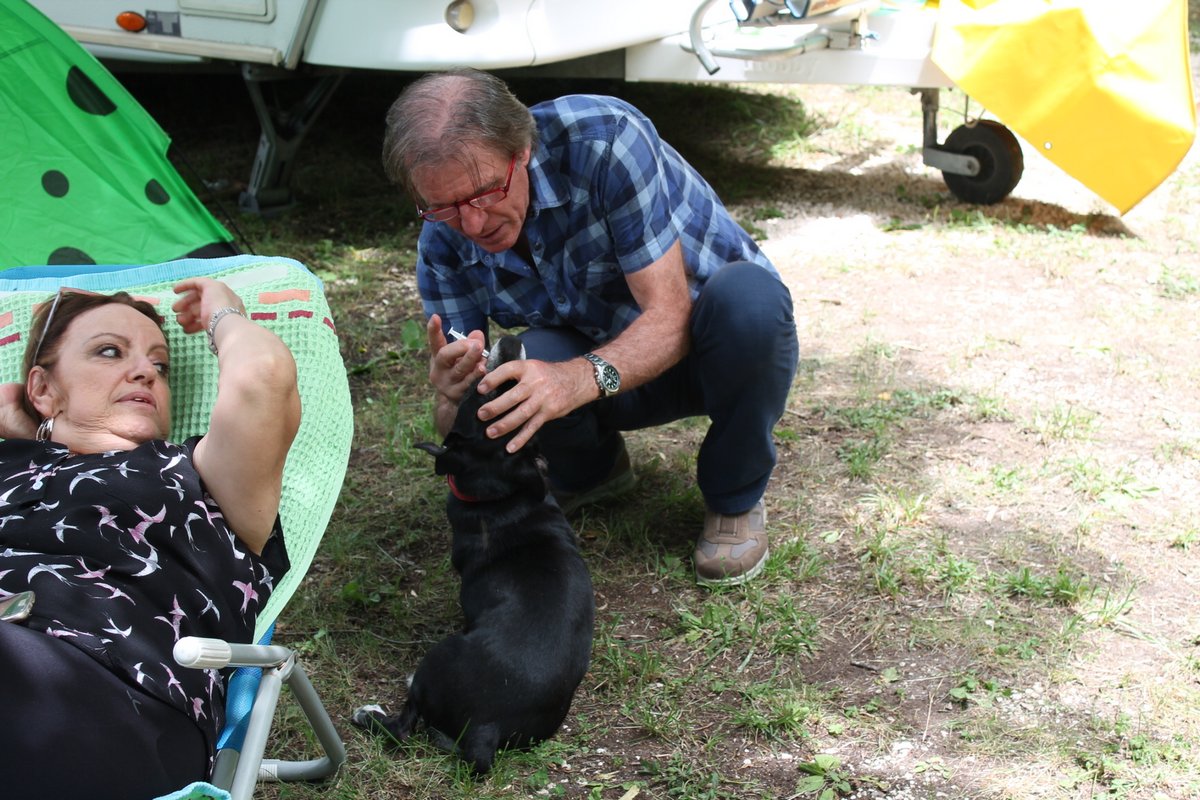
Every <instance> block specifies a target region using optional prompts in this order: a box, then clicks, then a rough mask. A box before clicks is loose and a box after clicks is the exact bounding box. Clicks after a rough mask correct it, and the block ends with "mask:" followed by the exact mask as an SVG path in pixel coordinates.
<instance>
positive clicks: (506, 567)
mask: <svg viewBox="0 0 1200 800" xmlns="http://www.w3.org/2000/svg"><path fill="white" fill-rule="evenodd" d="M524 357H525V356H524V348H523V346H522V345H521V341H520V339H518V338H516V337H515V336H505V337H503V338H502V339H500V341H499V342H497V343H496V346H495V347H494V348H493V349H492V353H491V355H490V357H489V358H488V369H489V370H491V369H494V368H495V367H496V366H497V365H499V364H502V363H504V362H506V361H510V360H513V359H517V358H524ZM511 385H512V382H509V383H508V384H506V385H504V386H501V387H499V388H498V389H496V390H494V391H492V392H489V393H488V394H480V393H479V392H477V391H476V390H475V388H474V387H472V388H471V390H469V391H468V392H467V394H466V396H465V397H464V398H463V401H462V403H461V404H460V405H459V408H458V414H457V416H456V418H455V421H454V427H453V428H452V429H451V431H450V433H449V434H448V435H447V436H446V439H445V441H444V442H443V444H442V446H441V447H438V446H437V445H434V444H430V443H422V444H418V445H416V446H417V447H420V448H421V449H423V450H425V451H427V452H429V453H430V454H432V455H434V456H436V457H437V458H436V461H435V465H436V466H435V469H436V471H437V474H438V475H445V476H446V480H447V482H448V483H449V484H450V496H449V498H448V500H447V502H446V516H447V517H448V518H449V520H450V527H451V529H452V531H453V546H452V561H453V563H454V568H455V569H456V570H457V571H458V573H459V575H460V576H461V578H462V589H461V591H460V593H459V600H460V602H461V603H462V610H463V616H464V618H465V624H464V626H463V630H462V632H461V633H456V634H453V635H451V636H448V637H446V638H445V639H443V640H442V641H441V642H439V643H438V644H436V645H435V646H434V647H433V649H431V650H430V651H429V652H428V653H427V654H426V655H425V658H423V659H422V660H421V663H420V665H419V666H418V667H417V671H416V674H415V675H414V676H413V678H412V683H411V685H410V686H409V690H408V698H407V700H406V701H405V704H404V708H403V710H401V712H400V714H399V715H397V716H395V717H387V716H385V715H384V714H383V711H382V709H380V708H379V707H378V706H364V707H362V708H359V709H358V710H356V711H355V712H354V715H353V717H352V721H353V722H354V723H355V724H356V725H359V726H360V727H364V728H382V729H383V730H385V731H386V732H387V733H389V734H390V735H391V736H392V737H394V738H395V739H397V740H403V739H405V738H406V737H407V736H408V735H409V734H410V733H412V731H413V729H414V727H415V725H416V723H417V721H418V720H419V719H420V720H423V721H424V722H425V724H426V726H427V727H428V728H430V729H431V731H432V734H433V738H434V740H435V741H436V742H437V743H438V744H440V745H441V746H443V747H445V748H446V749H449V750H453V751H455V752H457V753H458V754H459V755H460V756H461V757H462V758H463V759H464V760H465V761H467V762H468V763H470V764H471V765H472V766H473V767H474V769H475V771H476V772H477V773H478V774H481V775H482V774H484V773H486V772H487V771H488V770H489V769H491V766H492V759H493V757H494V756H495V753H496V750H498V749H501V748H505V747H527V746H529V745H532V744H536V743H537V742H540V741H542V740H543V739H547V738H549V737H550V736H553V735H554V733H555V731H557V730H558V728H559V726H560V725H561V724H562V721H563V719H564V718H565V717H566V715H567V711H568V710H569V709H570V707H571V699H572V697H573V695H574V693H575V689H576V687H577V686H578V685H579V682H580V681H581V680H583V676H584V673H585V672H587V668H588V659H589V657H590V655H591V649H592V622H593V615H594V606H595V598H594V595H593V593H592V581H591V577H590V576H589V575H588V571H587V567H586V566H585V565H584V563H583V558H582V557H581V556H580V554H579V550H578V548H577V547H576V542H575V532H574V531H573V530H572V528H571V526H570V524H569V523H568V522H567V520H566V517H565V516H563V513H562V511H561V510H560V509H559V507H558V505H557V504H556V503H555V502H554V500H553V499H552V498H550V497H549V496H548V493H547V487H546V482H545V477H544V474H543V470H542V464H541V459H540V457H539V456H538V454H537V452H536V447H535V446H534V442H530V443H528V444H526V445H525V446H524V447H522V448H521V449H520V450H518V451H517V452H516V453H508V452H507V451H506V450H505V449H504V446H505V444H506V443H507V441H508V440H509V439H511V438H512V437H511V435H509V436H505V437H502V438H500V439H489V438H488V437H487V436H486V434H485V433H484V430H485V428H486V424H485V423H483V422H481V421H480V420H479V418H478V416H477V412H478V411H479V407H480V406H481V405H483V404H484V403H487V402H488V401H490V400H492V399H493V398H494V397H497V396H498V395H499V394H501V393H503V392H505V391H507V390H508V389H509V388H510V387H511Z"/></svg>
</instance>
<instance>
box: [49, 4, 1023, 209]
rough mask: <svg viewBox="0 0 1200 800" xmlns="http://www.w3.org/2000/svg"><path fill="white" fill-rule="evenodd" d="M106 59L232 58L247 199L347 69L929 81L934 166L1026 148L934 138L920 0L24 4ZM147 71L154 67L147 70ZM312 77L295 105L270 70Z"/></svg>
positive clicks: (959, 135)
mask: <svg viewBox="0 0 1200 800" xmlns="http://www.w3.org/2000/svg"><path fill="white" fill-rule="evenodd" d="M30 1H31V3H32V4H33V5H34V6H36V7H37V8H39V9H40V10H41V11H43V12H44V13H45V14H46V15H47V16H48V17H50V18H51V19H53V20H54V21H55V22H56V23H58V24H59V25H60V26H61V27H62V28H64V29H65V30H66V31H67V32H68V33H69V34H70V35H71V36H72V37H74V38H75V39H76V40H78V41H79V42H81V43H83V44H84V45H85V46H86V47H87V48H88V49H89V50H90V51H91V52H93V53H94V54H95V55H96V56H98V57H99V58H101V59H103V60H106V61H110V62H135V61H136V62H151V65H155V68H158V67H161V68H167V67H168V66H169V65H187V64H193V65H195V64H203V63H204V62H225V63H229V64H236V65H239V66H240V68H241V71H242V75H243V77H244V78H245V80H246V83H247V87H248V88H249V90H250V95H251V97H252V99H253V101H254V104H255V108H256V111H257V114H258V117H259V122H260V124H261V126H262V131H263V135H262V137H261V139H260V145H259V150H258V154H257V156H256V159H255V163H254V168H253V170H252V173H251V179H250V183H249V187H248V189H247V191H246V192H244V193H243V195H242V198H241V201H240V204H241V206H242V208H243V209H245V210H248V211H253V212H258V213H272V212H275V211H278V210H280V209H283V208H286V207H287V206H288V205H289V204H290V202H291V192H290V189H289V186H288V183H289V177H290V172H291V163H292V159H293V157H294V155H295V153H296V149H297V148H298V146H299V144H300V141H301V140H302V139H303V136H304V134H305V133H306V132H307V130H308V128H309V127H310V126H311V125H312V124H313V123H314V122H315V120H316V118H317V116H318V115H319V113H320V110H321V109H322V108H323V106H324V104H325V102H326V101H327V100H328V98H329V96H330V95H331V93H332V92H333V90H334V88H335V87H336V86H337V84H338V82H339V81H340V80H341V78H342V76H343V75H344V74H345V71H346V70H352V69H368V70H396V71H412V72H425V71H431V70H438V69H446V68H450V67H457V66H472V67H477V68H480V69H488V70H493V69H511V68H519V67H537V68H539V69H540V70H542V71H544V72H546V74H556V75H566V76H585V75H586V76H593V77H610V78H621V79H624V80H631V81H727V82H728V81H731V82H767V83H838V84H865V85H891V86H904V87H909V88H913V89H916V90H920V95H921V104H922V109H923V112H924V145H925V147H924V158H925V163H926V164H929V165H930V166H933V167H935V168H937V169H940V170H941V171H942V173H943V175H944V176H945V179H946V182H947V185H948V186H949V187H950V189H951V190H952V191H953V192H954V193H955V194H956V195H957V196H959V197H960V198H962V199H964V200H968V201H971V202H984V203H988V202H996V201H997V200H1000V199H1002V198H1003V197H1005V196H1007V195H1008V193H1009V192H1011V191H1012V189H1013V187H1015V186H1016V184H1017V181H1018V180H1020V177H1021V170H1022V159H1021V149H1020V146H1019V144H1018V143H1017V140H1016V138H1015V137H1014V136H1013V135H1012V133H1011V132H1009V131H1008V129H1006V128H1004V127H1003V126H1001V125H999V124H997V123H994V122H991V123H989V124H978V125H970V126H963V127H960V128H958V129H956V130H955V131H954V132H953V133H951V135H950V136H949V137H947V139H946V141H945V142H944V143H941V144H939V143H938V141H937V111H938V95H939V90H940V89H942V88H946V87H950V86H951V85H952V83H951V82H950V80H949V79H948V78H947V77H946V76H945V75H944V74H943V73H942V72H941V70H939V69H938V68H937V67H936V66H935V65H934V64H933V63H932V61H930V58H929V56H930V50H931V46H932V40H933V29H934V24H935V22H936V10H935V9H930V8H926V7H925V5H926V4H925V3H924V2H923V1H922V0H887V1H886V2H880V1H879V0H874V1H873V2H854V1H853V0H728V1H726V0H721V1H720V2H718V0H702V1H701V2H700V3H699V5H697V2H696V0H637V1H636V2H635V1H634V0H605V1H604V2H602V3H596V2H583V0H439V1H436V2H429V1H428V0H426V1H425V2H416V1H415V0H145V1H146V3H147V5H150V6H153V7H151V8H146V9H145V10H142V11H136V12H135V11H130V10H129V6H128V4H127V3H126V2H125V1H124V0H88V1H87V2H79V0H30ZM144 66H145V65H144ZM283 78H294V79H296V80H304V81H307V82H308V89H307V91H306V93H305V94H304V98H303V100H302V101H301V102H300V103H298V104H297V105H296V106H294V107H291V108H286V109H284V108H280V107H278V106H275V105H272V102H271V101H270V100H269V99H268V95H271V96H274V93H264V92H263V91H262V88H261V86H262V84H263V83H264V82H266V81H274V80H280V79H283Z"/></svg>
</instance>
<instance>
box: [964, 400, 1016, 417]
mask: <svg viewBox="0 0 1200 800" xmlns="http://www.w3.org/2000/svg"><path fill="white" fill-rule="evenodd" d="M970 404H971V416H972V419H973V420H975V421H976V422H1008V421H1010V420H1012V414H1011V413H1010V412H1009V411H1008V409H1006V408H1005V407H1004V400H1003V399H1002V398H999V397H996V396H994V395H988V394H974V395H971V397H970Z"/></svg>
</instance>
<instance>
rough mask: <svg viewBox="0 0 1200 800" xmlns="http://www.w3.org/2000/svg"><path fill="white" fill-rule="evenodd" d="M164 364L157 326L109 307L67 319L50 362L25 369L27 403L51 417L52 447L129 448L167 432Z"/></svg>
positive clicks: (127, 311)
mask: <svg viewBox="0 0 1200 800" xmlns="http://www.w3.org/2000/svg"><path fill="white" fill-rule="evenodd" d="M169 364H170V358H169V353H168V351H167V341H166V338H165V337H164V336H163V333H162V331H161V330H159V328H158V326H157V325H155V324H154V322H153V321H152V320H151V319H150V318H149V317H147V316H145V315H144V314H141V313H139V312H138V311H136V310H134V309H132V308H130V307H129V306H126V305H121V304H119V303H111V304H108V305H103V306H99V307H98V308H93V309H91V310H89V311H86V312H84V313H83V314H80V315H79V316H78V317H76V318H75V319H74V320H72V321H71V324H70V326H68V328H67V330H66V332H65V333H64V334H63V336H62V337H61V338H60V339H59V341H58V351H57V354H56V356H55V358H54V363H53V364H52V365H51V366H50V367H49V369H48V370H47V369H46V368H43V367H35V368H34V369H33V370H31V371H30V377H29V381H30V382H29V387H30V398H31V399H32V401H33V404H34V407H35V408H36V409H37V410H38V413H40V414H41V415H42V416H43V417H51V416H52V417H54V433H53V436H52V439H53V441H55V442H59V443H61V444H65V445H67V446H68V447H70V448H71V449H72V450H73V451H75V452H78V453H95V452H104V451H107V450H128V449H132V448H134V447H136V446H138V445H139V444H141V443H143V442H146V441H149V440H151V439H161V438H164V437H166V435H167V433H168V431H169V430H170V428H171V390H170V388H169V386H168V385H167V372H168V369H169Z"/></svg>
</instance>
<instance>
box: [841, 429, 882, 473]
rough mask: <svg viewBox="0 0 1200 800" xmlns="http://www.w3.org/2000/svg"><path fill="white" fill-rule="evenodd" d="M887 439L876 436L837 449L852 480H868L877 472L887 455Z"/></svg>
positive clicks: (848, 443)
mask: <svg viewBox="0 0 1200 800" xmlns="http://www.w3.org/2000/svg"><path fill="white" fill-rule="evenodd" d="M887 450H888V444H887V441H886V440H885V439H883V438H882V437H879V436H874V437H872V438H870V439H865V440H859V441H847V442H844V443H843V444H842V446H841V447H839V448H838V449H837V457H838V459H839V460H840V461H842V463H844V464H845V465H846V470H847V471H848V472H849V473H850V477H851V478H857V479H858V480H862V481H865V480H868V479H870V478H871V476H872V475H873V474H874V472H875V465H876V464H878V463H879V461H880V460H881V459H882V458H883V457H884V455H886V454H887Z"/></svg>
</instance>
